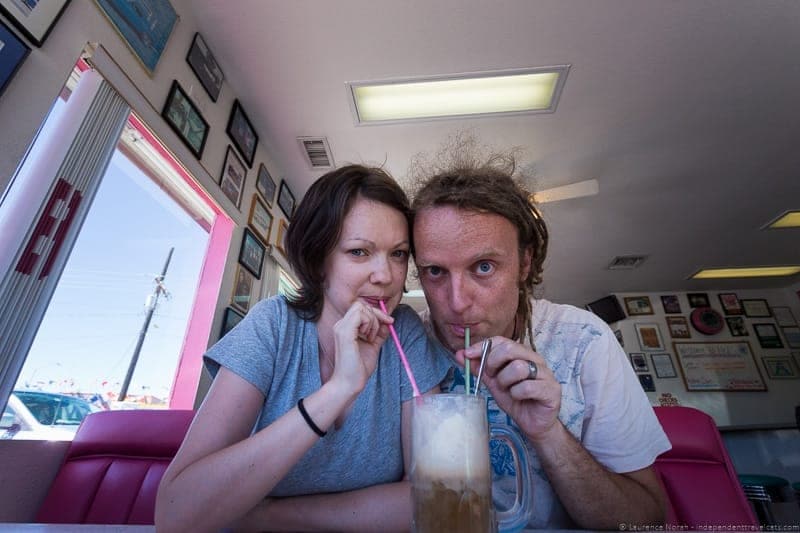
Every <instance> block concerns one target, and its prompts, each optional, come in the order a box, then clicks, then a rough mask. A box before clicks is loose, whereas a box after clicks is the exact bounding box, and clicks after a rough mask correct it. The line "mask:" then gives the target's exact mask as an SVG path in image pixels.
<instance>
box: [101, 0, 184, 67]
mask: <svg viewBox="0 0 800 533" xmlns="http://www.w3.org/2000/svg"><path fill="white" fill-rule="evenodd" d="M95 1H96V2H97V5H98V6H100V10H101V11H102V12H103V14H104V15H105V16H106V17H107V18H108V20H110V21H111V24H113V25H114V28H115V29H116V30H117V32H118V33H119V34H120V35H121V36H122V39H123V40H124V41H125V44H127V45H128V47H129V48H130V49H131V50H133V53H134V55H135V56H136V58H137V59H138V60H139V62H140V63H141V64H142V66H144V68H145V70H146V71H147V73H148V74H149V75H150V76H152V75H153V71H155V69H156V65H157V64H158V60H159V59H161V54H163V53H164V49H165V48H166V47H167V41H168V40H169V36H170V35H171V34H172V30H173V29H174V28H175V23H177V22H178V14H177V13H176V12H175V8H173V7H172V4H170V3H169V0H137V1H136V2H131V1H130V0H95Z"/></svg>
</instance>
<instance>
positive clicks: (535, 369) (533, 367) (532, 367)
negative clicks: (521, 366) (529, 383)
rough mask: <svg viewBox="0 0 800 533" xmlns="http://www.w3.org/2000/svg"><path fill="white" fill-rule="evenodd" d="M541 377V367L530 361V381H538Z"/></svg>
mask: <svg viewBox="0 0 800 533" xmlns="http://www.w3.org/2000/svg"><path fill="white" fill-rule="evenodd" d="M538 375H539V367H538V366H536V363H534V362H533V361H528V379H536V376H538Z"/></svg>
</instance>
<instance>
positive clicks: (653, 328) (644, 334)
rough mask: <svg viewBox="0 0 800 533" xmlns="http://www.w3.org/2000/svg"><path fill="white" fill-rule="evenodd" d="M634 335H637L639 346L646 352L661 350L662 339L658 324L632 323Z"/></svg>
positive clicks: (662, 345)
mask: <svg viewBox="0 0 800 533" xmlns="http://www.w3.org/2000/svg"><path fill="white" fill-rule="evenodd" d="M634 328H635V329H636V336H637V337H639V346H640V347H641V349H642V350H644V351H646V352H663V351H664V341H663V340H662V338H661V331H660V330H659V328H658V324H641V323H640V324H634Z"/></svg>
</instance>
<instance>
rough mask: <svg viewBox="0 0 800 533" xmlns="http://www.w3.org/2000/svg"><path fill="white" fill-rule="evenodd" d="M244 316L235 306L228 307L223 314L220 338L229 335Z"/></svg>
mask: <svg viewBox="0 0 800 533" xmlns="http://www.w3.org/2000/svg"><path fill="white" fill-rule="evenodd" d="M243 318H244V315H243V314H241V313H240V312H239V311H237V310H236V309H234V308H233V307H226V308H225V314H224V315H222V329H221V330H220V332H219V338H220V339H221V338H222V337H224V336H225V335H227V334H228V332H229V331H230V330H232V329H233V328H234V327H236V324H238V323H239V322H241V321H242V319H243Z"/></svg>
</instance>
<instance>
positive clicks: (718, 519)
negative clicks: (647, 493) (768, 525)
mask: <svg viewBox="0 0 800 533" xmlns="http://www.w3.org/2000/svg"><path fill="white" fill-rule="evenodd" d="M653 409H654V410H655V412H656V416H657V417H658V420H659V422H661V426H662V427H663V428H664V431H665V432H666V434H667V437H669V440H670V442H671V443H672V449H671V450H669V451H667V452H664V453H663V454H661V455H660V456H658V458H657V459H656V463H655V468H656V470H657V471H658V473H659V475H660V476H661V480H662V482H663V484H664V488H665V490H666V492H667V496H668V497H669V501H670V504H671V506H672V509H671V512H670V514H671V516H670V518H669V520H668V522H669V523H670V524H671V525H677V526H688V527H689V528H690V529H698V528H701V527H703V526H735V525H749V526H754V527H756V528H758V525H759V524H758V520H757V519H756V516H755V514H754V513H753V509H752V507H751V506H750V503H749V502H748V501H747V498H746V497H745V495H744V491H743V490H742V487H741V485H740V484H739V479H738V477H737V475H736V471H735V470H734V468H733V463H732V462H731V460H730V457H729V456H728V452H727V450H726V449H725V445H724V444H723V442H722V437H721V436H720V434H719V430H718V429H717V425H716V424H715V423H714V419H713V418H711V417H710V416H709V415H707V414H706V413H704V412H702V411H699V410H697V409H693V408H691V407H654V408H653Z"/></svg>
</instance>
